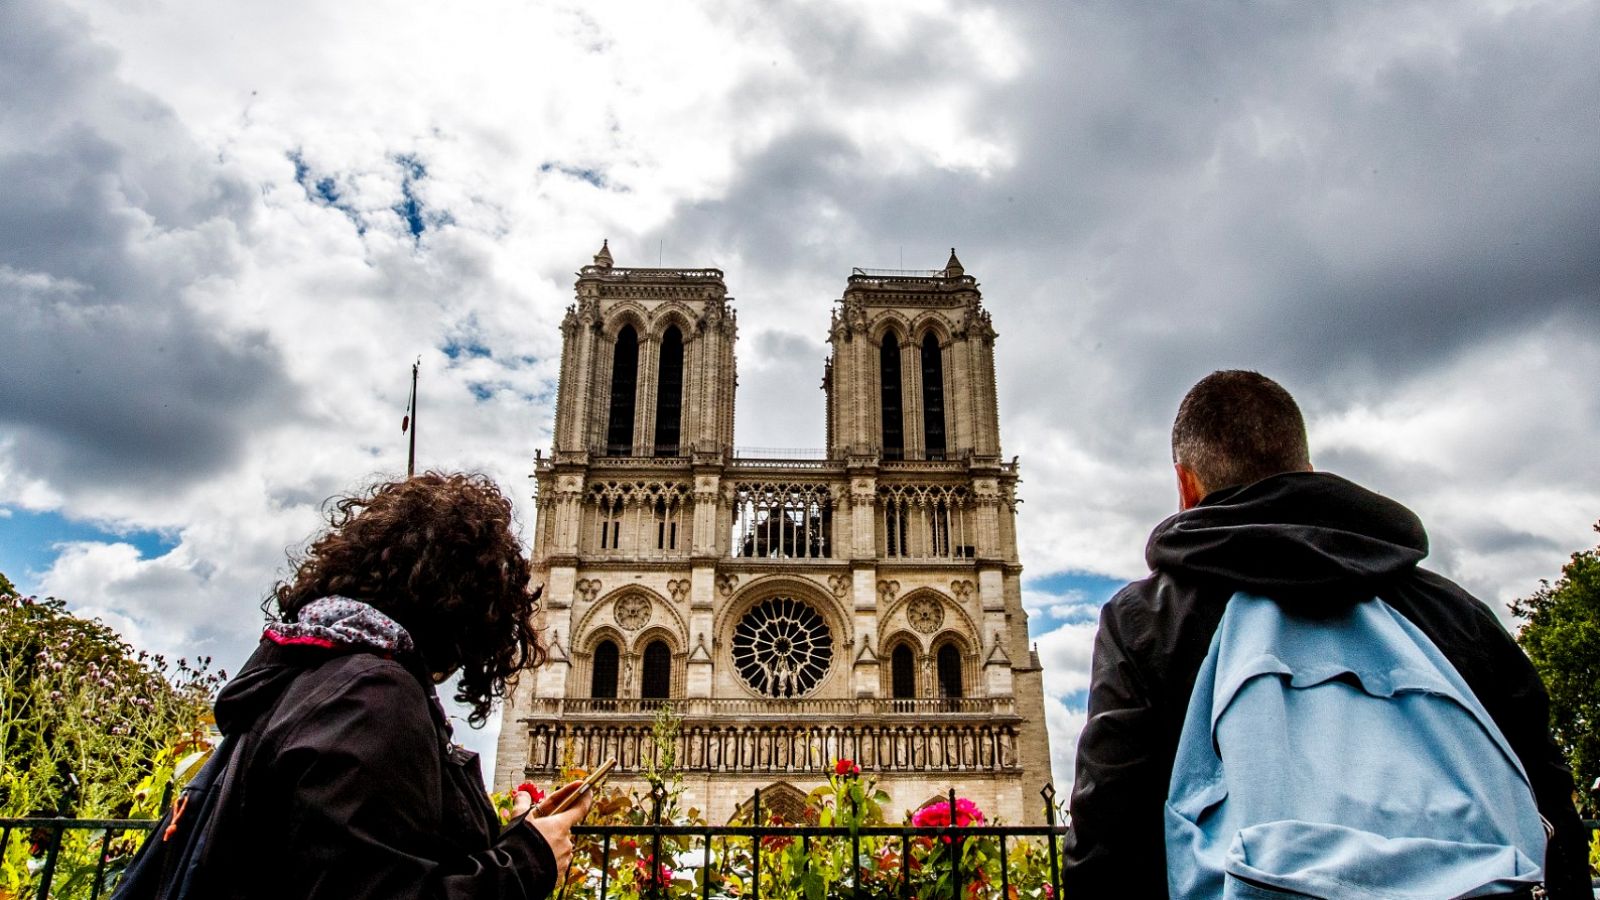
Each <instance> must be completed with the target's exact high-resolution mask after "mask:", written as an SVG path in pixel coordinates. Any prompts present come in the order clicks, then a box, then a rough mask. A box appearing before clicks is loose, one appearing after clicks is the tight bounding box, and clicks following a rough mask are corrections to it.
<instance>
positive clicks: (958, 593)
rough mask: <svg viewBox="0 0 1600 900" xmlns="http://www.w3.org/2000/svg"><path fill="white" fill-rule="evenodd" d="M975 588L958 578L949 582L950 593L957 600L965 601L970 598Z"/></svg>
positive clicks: (968, 582) (970, 583) (973, 585)
mask: <svg viewBox="0 0 1600 900" xmlns="http://www.w3.org/2000/svg"><path fill="white" fill-rule="evenodd" d="M975 587H977V585H975V584H973V583H972V582H970V581H966V580H963V579H959V578H958V579H956V580H955V581H952V582H950V593H952V594H954V595H955V598H956V599H957V600H965V599H967V598H968V597H971V596H972V590H973V588H975Z"/></svg>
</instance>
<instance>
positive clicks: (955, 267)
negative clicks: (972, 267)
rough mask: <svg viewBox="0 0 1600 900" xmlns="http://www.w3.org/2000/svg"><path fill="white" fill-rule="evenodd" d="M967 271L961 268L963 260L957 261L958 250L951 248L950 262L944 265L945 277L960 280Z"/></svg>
mask: <svg viewBox="0 0 1600 900" xmlns="http://www.w3.org/2000/svg"><path fill="white" fill-rule="evenodd" d="M966 273H967V270H966V269H964V268H962V267H961V260H959V259H956V248H954V247H951V248H950V261H949V262H947V263H945V264H944V277H946V278H960V277H961V276H962V275H965V274H966Z"/></svg>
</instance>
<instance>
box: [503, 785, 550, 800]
mask: <svg viewBox="0 0 1600 900" xmlns="http://www.w3.org/2000/svg"><path fill="white" fill-rule="evenodd" d="M511 793H512V794H513V795H515V794H518V793H522V794H527V795H528V796H529V797H530V798H532V799H533V802H534V803H538V802H539V801H540V800H543V799H544V791H541V790H539V789H538V788H536V787H534V785H533V782H531V781H524V782H523V783H521V784H519V785H517V789H516V790H514V791H512V792H511Z"/></svg>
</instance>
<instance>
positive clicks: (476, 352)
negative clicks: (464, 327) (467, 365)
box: [439, 338, 494, 359]
mask: <svg viewBox="0 0 1600 900" xmlns="http://www.w3.org/2000/svg"><path fill="white" fill-rule="evenodd" d="M439 350H440V352H442V353H443V354H444V355H445V356H448V357H450V358H451V359H462V358H466V359H488V358H490V357H492V356H494V353H493V352H492V351H491V350H490V349H489V348H488V347H485V346H484V345H482V344H480V343H478V341H477V339H476V338H466V339H460V338H451V339H450V340H449V342H447V343H446V344H445V345H444V346H443V347H440V348H439Z"/></svg>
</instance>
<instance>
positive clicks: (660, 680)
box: [639, 641, 672, 699]
mask: <svg viewBox="0 0 1600 900" xmlns="http://www.w3.org/2000/svg"><path fill="white" fill-rule="evenodd" d="M639 696H640V697H643V698H645V699H659V698H665V697H670V696H672V648H670V647H668V646H667V642H666V641H651V642H650V643H649V644H647V645H645V648H644V667H643V671H642V672H641V674H640V680H639Z"/></svg>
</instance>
